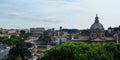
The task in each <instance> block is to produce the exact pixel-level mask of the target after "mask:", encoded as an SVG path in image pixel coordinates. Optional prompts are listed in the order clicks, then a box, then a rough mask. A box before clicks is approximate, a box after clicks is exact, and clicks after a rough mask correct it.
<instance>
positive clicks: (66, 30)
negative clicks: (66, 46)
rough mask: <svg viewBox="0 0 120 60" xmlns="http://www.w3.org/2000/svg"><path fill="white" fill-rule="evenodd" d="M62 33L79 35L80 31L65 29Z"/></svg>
mask: <svg viewBox="0 0 120 60" xmlns="http://www.w3.org/2000/svg"><path fill="white" fill-rule="evenodd" d="M62 31H65V32H68V33H70V34H71V33H79V30H78V29H63V30H62Z"/></svg>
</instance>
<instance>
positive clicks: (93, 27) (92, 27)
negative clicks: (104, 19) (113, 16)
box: [90, 15, 104, 30]
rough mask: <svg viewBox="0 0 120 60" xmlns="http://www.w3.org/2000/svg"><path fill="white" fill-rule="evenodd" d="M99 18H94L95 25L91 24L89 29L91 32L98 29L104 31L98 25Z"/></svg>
mask: <svg viewBox="0 0 120 60" xmlns="http://www.w3.org/2000/svg"><path fill="white" fill-rule="evenodd" d="M98 19H99V17H98V16H97V15H96V17H95V23H93V24H92V26H91V28H90V29H92V30H94V29H99V30H104V27H103V25H102V24H101V23H99V20H98Z"/></svg>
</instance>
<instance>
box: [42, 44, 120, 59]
mask: <svg viewBox="0 0 120 60" xmlns="http://www.w3.org/2000/svg"><path fill="white" fill-rule="evenodd" d="M119 51H120V44H116V43H104V44H88V43H79V42H69V43H63V44H61V45H57V46H55V47H54V48H51V49H50V50H48V51H46V53H45V55H44V56H43V57H42V58H41V59H40V60H120V52H119Z"/></svg>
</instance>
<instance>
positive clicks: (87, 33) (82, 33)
mask: <svg viewBox="0 0 120 60" xmlns="http://www.w3.org/2000/svg"><path fill="white" fill-rule="evenodd" d="M81 35H82V36H89V35H90V30H87V29H86V30H81Z"/></svg>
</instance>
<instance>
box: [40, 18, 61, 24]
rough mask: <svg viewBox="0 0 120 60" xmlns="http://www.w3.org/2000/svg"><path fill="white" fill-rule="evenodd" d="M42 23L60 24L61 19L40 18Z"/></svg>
mask: <svg viewBox="0 0 120 60" xmlns="http://www.w3.org/2000/svg"><path fill="white" fill-rule="evenodd" d="M40 20H41V21H42V22H46V23H55V24H56V23H62V21H61V19H58V18H55V17H47V18H41V19H40Z"/></svg>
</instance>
